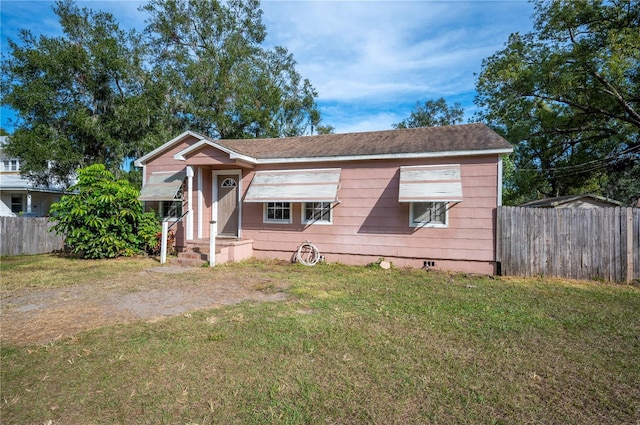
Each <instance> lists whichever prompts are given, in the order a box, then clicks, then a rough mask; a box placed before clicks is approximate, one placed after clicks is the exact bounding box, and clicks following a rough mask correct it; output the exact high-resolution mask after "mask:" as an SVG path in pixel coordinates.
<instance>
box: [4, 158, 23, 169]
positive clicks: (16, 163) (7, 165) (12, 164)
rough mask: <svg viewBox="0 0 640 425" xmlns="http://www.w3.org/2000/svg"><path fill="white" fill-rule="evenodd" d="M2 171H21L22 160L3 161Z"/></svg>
mask: <svg viewBox="0 0 640 425" xmlns="http://www.w3.org/2000/svg"><path fill="white" fill-rule="evenodd" d="M2 171H20V160H18V159H3V160H2Z"/></svg>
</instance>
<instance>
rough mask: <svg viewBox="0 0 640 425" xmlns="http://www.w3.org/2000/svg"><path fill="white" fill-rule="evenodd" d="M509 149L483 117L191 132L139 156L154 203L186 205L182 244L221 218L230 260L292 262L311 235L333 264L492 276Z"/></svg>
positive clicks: (166, 212) (167, 208)
mask: <svg viewBox="0 0 640 425" xmlns="http://www.w3.org/2000/svg"><path fill="white" fill-rule="evenodd" d="M510 152H512V146H511V145H510V144H509V143H508V142H507V141H506V140H504V139H503V138H502V137H500V136H499V135H498V134H497V133H495V132H493V131H492V130H491V129H489V128H488V127H487V126H485V125H483V124H467V125H459V126H444V127H431V128H416V129H403V130H389V131H376V132H367V133H350V134H328V135H317V136H301V137H288V138H274V139H246V140H212V139H210V138H207V137H205V136H202V135H200V134H196V133H193V132H190V131H187V132H185V133H183V134H181V135H179V136H178V137H176V138H174V139H172V140H170V141H168V142H167V143H165V144H164V145H162V146H160V147H159V148H157V149H155V150H154V151H152V152H150V153H148V154H147V155H145V156H143V157H141V158H139V159H138V160H137V161H136V163H135V164H136V165H137V166H140V167H143V188H142V191H141V198H140V199H141V200H143V201H145V202H146V204H147V208H148V209H154V210H156V211H159V212H160V213H161V214H162V215H163V216H173V217H179V216H180V215H182V212H183V211H184V220H183V222H182V223H180V224H179V225H178V227H179V232H178V236H177V237H176V246H177V247H178V248H179V249H180V248H181V247H185V246H189V245H190V244H193V243H196V242H204V241H206V240H207V238H208V236H209V234H210V233H209V231H210V222H215V224H212V225H214V226H215V228H214V229H215V230H216V232H217V234H218V238H217V239H219V240H220V241H221V242H224V241H225V240H226V241H228V240H231V241H235V243H236V244H237V245H242V246H243V247H244V248H243V249H244V251H242V253H236V255H233V253H231V254H229V260H231V261H233V260H234V259H236V260H237V259H240V258H243V257H246V256H254V257H258V258H279V259H287V260H289V259H291V258H292V255H293V253H294V252H295V251H296V249H297V248H298V246H299V245H300V244H301V243H302V242H304V241H306V240H308V241H310V242H311V243H313V244H314V245H316V246H317V247H318V249H319V250H320V253H321V254H322V255H323V256H324V257H325V258H326V260H327V261H336V262H342V263H347V264H367V263H370V262H373V261H376V260H378V259H379V258H381V257H384V258H385V259H386V260H388V261H392V262H393V263H394V264H396V265H398V266H411V267H423V266H430V267H434V268H439V269H446V270H458V271H467V272H477V273H494V272H495V270H496V253H495V246H496V236H495V231H496V208H497V206H498V205H500V203H501V186H502V181H501V174H502V161H501V156H502V155H505V154H509V153H510ZM223 238H228V239H223ZM247 244H248V246H249V249H247V248H246V245H247Z"/></svg>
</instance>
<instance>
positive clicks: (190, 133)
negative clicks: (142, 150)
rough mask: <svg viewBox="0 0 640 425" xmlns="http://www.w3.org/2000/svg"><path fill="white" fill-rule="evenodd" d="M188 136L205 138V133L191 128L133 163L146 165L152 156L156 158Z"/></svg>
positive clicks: (139, 165)
mask: <svg viewBox="0 0 640 425" xmlns="http://www.w3.org/2000/svg"><path fill="white" fill-rule="evenodd" d="M188 136H191V137H195V138H196V139H200V140H204V136H203V135H201V134H198V133H194V132H193V131H191V130H187V131H185V132H184V133H182V134H180V135H178V136H176V137H174V138H173V139H171V140H169V141H168V142H167V143H165V144H163V145H162V146H160V147H158V148H156V149H154V150H152V151H151V152H149V153H148V154H146V155H144V156H142V157H140V158H138V159H136V160H135V161H134V162H133V165H135V166H136V167H142V166H144V165H145V164H146V163H147V162H148V161H149V160H150V159H151V158H154V157H156V156H158V155H160V154H161V153H162V152H164V151H165V150H167V149H169V148H171V147H172V146H173V145H175V144H176V143H179V142H180V141H182V140H183V139H184V138H185V137H188Z"/></svg>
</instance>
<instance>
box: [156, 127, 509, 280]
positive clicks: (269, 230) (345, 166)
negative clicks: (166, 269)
mask: <svg viewBox="0 0 640 425" xmlns="http://www.w3.org/2000/svg"><path fill="white" fill-rule="evenodd" d="M195 142H197V140H196V139H187V140H185V141H184V142H182V143H179V144H178V145H176V146H173V147H171V148H170V149H168V150H167V151H166V153H164V154H163V155H161V156H158V157H156V158H153V159H151V160H149V161H148V162H147V166H146V173H147V175H148V174H150V173H152V172H157V171H178V170H182V169H184V167H185V166H186V165H192V166H194V169H195V171H196V177H194V181H193V183H194V187H193V189H194V194H193V196H194V197H193V200H192V201H193V207H194V236H197V231H198V216H197V208H198V198H197V194H198V191H199V190H201V191H202V193H203V201H204V205H203V217H202V221H203V228H202V229H201V230H202V232H203V236H204V237H205V238H206V237H208V231H209V229H208V226H209V220H210V218H211V208H212V205H213V202H214V200H213V199H212V198H211V190H212V187H211V178H212V176H211V170H216V169H229V168H234V169H240V168H242V169H243V173H242V189H243V193H242V198H244V195H245V194H246V191H247V189H248V188H249V186H250V184H251V180H252V178H253V176H254V174H255V171H260V170H286V169H311V168H341V170H342V171H341V176H340V188H339V190H338V192H337V195H338V200H339V203H338V204H337V205H335V207H334V208H333V210H332V214H333V217H332V221H333V222H332V224H330V225H325V224H311V225H305V224H303V223H302V204H301V203H294V204H293V209H292V217H293V222H292V223H291V224H272V223H269V224H266V223H263V204H261V203H252V202H242V203H241V208H242V212H241V214H242V224H241V227H242V236H243V238H246V239H252V240H253V252H254V255H255V256H256V257H270V258H284V259H290V258H291V256H292V255H293V253H294V252H295V250H296V249H297V247H298V246H299V245H300V244H301V243H302V242H304V241H305V240H309V241H311V242H312V243H314V244H315V245H316V246H318V248H319V249H320V251H321V254H322V255H324V256H325V257H326V259H327V261H340V262H344V263H348V264H366V263H369V262H372V261H375V260H376V259H378V258H379V257H384V258H386V259H388V260H390V261H393V262H394V264H396V265H398V266H412V267H420V266H422V264H423V261H426V260H429V261H435V262H436V267H435V268H442V269H448V270H460V271H475V272H479V273H492V272H493V270H494V267H495V211H496V206H497V184H498V176H497V170H498V166H497V162H498V158H497V156H495V155H492V156H482V157H479V156H478V157H460V158H437V159H432V160H374V161H354V162H340V163H332V162H325V163H314V164H289V165H287V164H278V165H274V166H265V165H257V166H255V168H253V169H251V168H246V167H243V164H241V163H236V162H235V161H234V160H231V159H229V156H228V155H227V154H226V153H224V152H221V151H218V150H216V149H214V148H212V147H204V148H203V149H201V150H199V151H197V152H194V153H192V154H191V155H190V156H189V157H188V158H187V160H186V161H177V160H175V159H174V158H173V155H174V154H176V153H177V152H180V151H181V150H183V149H185V148H186V147H188V146H191V145H192V144H193V143H195ZM438 164H460V174H461V180H462V192H463V201H462V202H460V203H456V204H454V205H453V206H452V207H451V208H450V210H449V213H448V214H449V216H448V217H449V222H448V223H449V225H448V227H447V228H413V227H410V226H409V204H408V203H401V202H398V189H399V183H400V181H399V178H400V167H401V166H412V165H438ZM245 165H246V164H245ZM198 169H202V170H203V187H202V188H198V187H197V170H198ZM214 184H217V183H214Z"/></svg>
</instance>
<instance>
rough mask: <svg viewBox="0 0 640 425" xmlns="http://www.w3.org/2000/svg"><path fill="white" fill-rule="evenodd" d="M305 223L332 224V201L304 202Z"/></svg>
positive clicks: (303, 220) (303, 215) (303, 221)
mask: <svg viewBox="0 0 640 425" xmlns="http://www.w3.org/2000/svg"><path fill="white" fill-rule="evenodd" d="M302 223H303V224H331V202H304V203H303V204H302Z"/></svg>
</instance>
